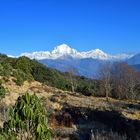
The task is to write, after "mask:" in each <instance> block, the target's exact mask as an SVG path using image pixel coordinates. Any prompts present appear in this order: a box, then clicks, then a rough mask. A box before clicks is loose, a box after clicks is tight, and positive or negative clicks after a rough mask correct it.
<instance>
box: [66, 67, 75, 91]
mask: <svg viewBox="0 0 140 140" xmlns="http://www.w3.org/2000/svg"><path fill="white" fill-rule="evenodd" d="M68 73H69V77H70V83H71V90H72V92H75V88H76V86H77V84H76V80H75V76H76V74H77V70H76V69H75V68H73V67H70V68H69V69H68Z"/></svg>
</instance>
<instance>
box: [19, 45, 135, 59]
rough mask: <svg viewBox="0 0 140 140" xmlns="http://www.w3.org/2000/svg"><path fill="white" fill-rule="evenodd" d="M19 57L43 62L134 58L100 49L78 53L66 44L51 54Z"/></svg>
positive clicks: (30, 54) (33, 54) (44, 52)
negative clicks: (66, 59)
mask: <svg viewBox="0 0 140 140" xmlns="http://www.w3.org/2000/svg"><path fill="white" fill-rule="evenodd" d="M20 56H27V57H29V58H31V59H36V60H43V59H59V58H61V59H62V58H64V57H68V56H69V57H72V58H75V59H85V58H93V59H99V60H125V59H128V58H131V57H132V56H134V54H126V53H123V54H118V55H110V54H107V53H105V52H103V51H102V50H100V49H95V50H91V51H85V52H78V51H77V50H75V49H73V48H71V47H69V46H68V45H66V44H62V45H59V46H57V47H56V48H54V50H53V51H52V52H49V51H39V52H33V53H22V54H21V55H20Z"/></svg>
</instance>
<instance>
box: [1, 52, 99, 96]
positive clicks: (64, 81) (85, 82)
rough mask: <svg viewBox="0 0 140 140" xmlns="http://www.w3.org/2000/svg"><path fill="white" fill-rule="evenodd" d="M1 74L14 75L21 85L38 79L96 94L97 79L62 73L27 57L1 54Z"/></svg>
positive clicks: (54, 85)
mask: <svg viewBox="0 0 140 140" xmlns="http://www.w3.org/2000/svg"><path fill="white" fill-rule="evenodd" d="M0 76H5V77H9V76H13V77H15V79H16V80H15V82H16V83H17V85H19V86H21V85H22V84H23V83H24V81H26V80H27V81H29V82H30V81H32V80H36V81H39V82H42V83H44V84H48V85H50V86H53V87H56V88H60V89H62V90H70V91H71V90H72V86H73V84H74V87H75V88H74V89H75V90H74V91H76V92H80V93H82V94H85V95H91V94H95V93H96V91H97V88H96V87H97V81H95V80H91V79H87V78H85V77H83V76H74V75H70V74H69V73H61V72H59V71H57V70H55V69H51V68H48V67H46V66H44V65H43V64H41V63H39V62H37V61H36V60H31V59H29V58H27V57H24V56H23V57H19V58H9V57H7V56H6V55H3V54H1V55H0Z"/></svg>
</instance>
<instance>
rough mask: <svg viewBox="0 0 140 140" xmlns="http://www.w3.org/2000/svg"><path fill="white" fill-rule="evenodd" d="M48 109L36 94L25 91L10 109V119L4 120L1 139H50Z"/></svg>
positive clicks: (0, 134)
mask: <svg viewBox="0 0 140 140" xmlns="http://www.w3.org/2000/svg"><path fill="white" fill-rule="evenodd" d="M47 123H48V121H47V118H46V109H45V108H44V107H43V105H42V103H41V100H40V99H39V98H38V97H37V96H36V95H35V94H34V95H31V96H30V95H29V93H25V95H23V96H22V97H19V98H18V99H17V102H16V103H15V105H14V106H13V107H11V108H10V109H9V119H8V121H6V122H4V126H3V128H2V129H1V132H0V140H8V139H11V140H18V139H20V140H23V139H26V140H50V138H51V131H50V129H49V128H48V126H47Z"/></svg>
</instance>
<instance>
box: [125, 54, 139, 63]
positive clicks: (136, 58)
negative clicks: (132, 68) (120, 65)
mask: <svg viewBox="0 0 140 140" xmlns="http://www.w3.org/2000/svg"><path fill="white" fill-rule="evenodd" d="M127 63H128V64H129V65H137V64H140V54H136V55H134V56H133V57H131V58H130V59H128V60H127Z"/></svg>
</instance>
